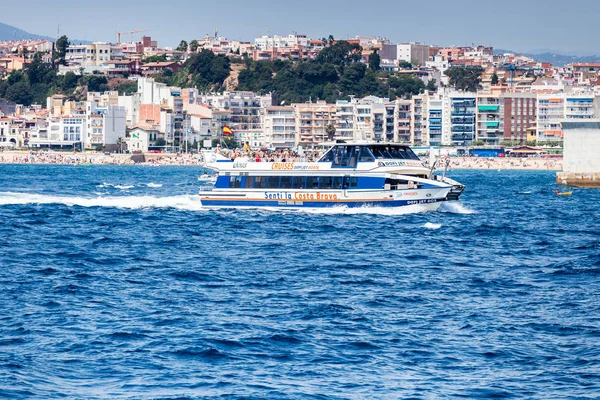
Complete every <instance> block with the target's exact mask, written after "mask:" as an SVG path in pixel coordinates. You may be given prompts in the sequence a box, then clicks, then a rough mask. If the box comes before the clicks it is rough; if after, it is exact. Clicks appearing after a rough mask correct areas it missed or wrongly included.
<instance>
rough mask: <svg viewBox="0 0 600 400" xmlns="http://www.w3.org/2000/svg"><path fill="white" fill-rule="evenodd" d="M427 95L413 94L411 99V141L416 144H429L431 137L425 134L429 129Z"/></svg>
mask: <svg viewBox="0 0 600 400" xmlns="http://www.w3.org/2000/svg"><path fill="white" fill-rule="evenodd" d="M426 96H427V95H418V96H413V98H412V100H411V115H412V119H411V125H410V136H411V143H412V144H414V145H417V146H419V145H427V144H428V143H429V138H428V136H427V135H426V134H425V130H426V129H427V115H428V111H427V99H426Z"/></svg>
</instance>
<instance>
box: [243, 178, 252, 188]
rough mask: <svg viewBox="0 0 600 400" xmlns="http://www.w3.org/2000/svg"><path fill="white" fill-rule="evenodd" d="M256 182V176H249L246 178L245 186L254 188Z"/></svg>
mask: <svg viewBox="0 0 600 400" xmlns="http://www.w3.org/2000/svg"><path fill="white" fill-rule="evenodd" d="M253 184H254V177H253V176H247V177H246V179H244V188H246V189H252V187H253Z"/></svg>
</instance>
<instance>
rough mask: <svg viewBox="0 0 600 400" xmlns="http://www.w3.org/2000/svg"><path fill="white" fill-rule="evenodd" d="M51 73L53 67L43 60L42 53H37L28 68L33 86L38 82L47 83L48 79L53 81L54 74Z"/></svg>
mask: <svg viewBox="0 0 600 400" xmlns="http://www.w3.org/2000/svg"><path fill="white" fill-rule="evenodd" d="M49 73H50V74H52V68H51V67H50V66H49V65H48V64H45V63H44V62H43V61H42V54H41V53H36V54H35V55H34V56H33V61H32V62H31V64H29V68H28V69H27V78H28V80H29V84H30V85H32V86H33V85H35V84H36V83H47V82H48V81H51V80H52V78H53V77H54V76H50V75H49Z"/></svg>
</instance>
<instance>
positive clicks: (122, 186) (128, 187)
mask: <svg viewBox="0 0 600 400" xmlns="http://www.w3.org/2000/svg"><path fill="white" fill-rule="evenodd" d="M161 186H162V185H161ZM96 187H97V188H108V187H112V188H115V189H121V190H129V189H133V188H134V187H135V185H113V184H112V183H106V182H104V183H102V185H97V186H96Z"/></svg>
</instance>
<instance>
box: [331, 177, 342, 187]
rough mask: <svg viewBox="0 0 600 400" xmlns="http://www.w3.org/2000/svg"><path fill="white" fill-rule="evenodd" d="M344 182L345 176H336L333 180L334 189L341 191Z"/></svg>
mask: <svg viewBox="0 0 600 400" xmlns="http://www.w3.org/2000/svg"><path fill="white" fill-rule="evenodd" d="M343 181H344V177H343V176H335V177H334V178H333V189H341V188H342V182H343Z"/></svg>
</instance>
